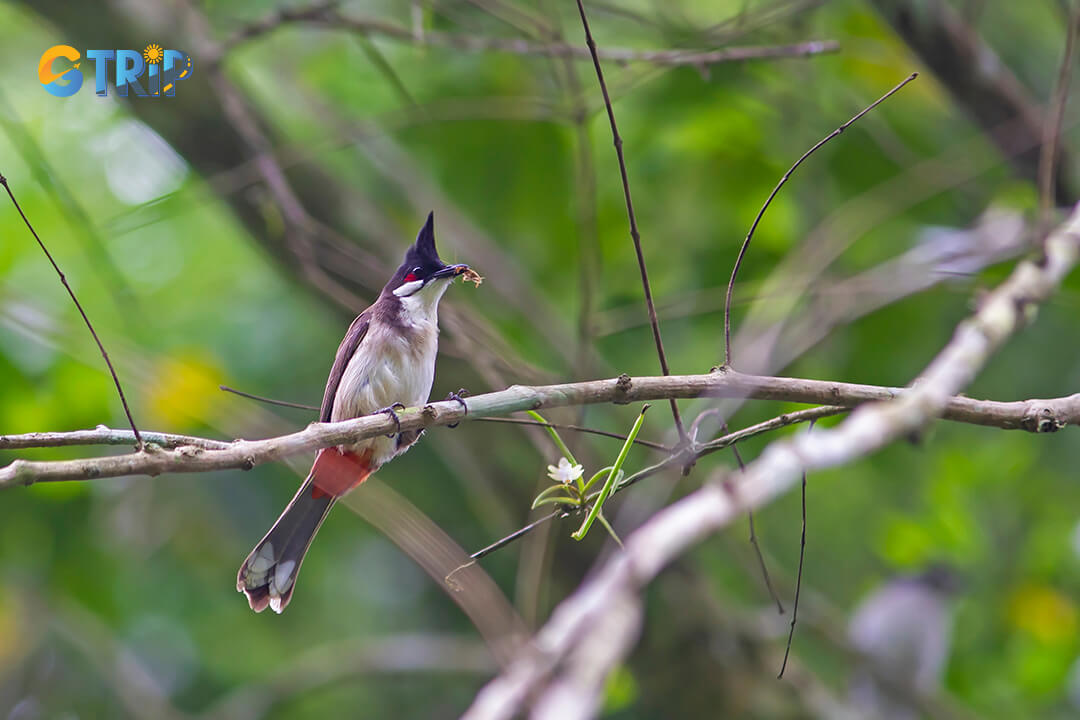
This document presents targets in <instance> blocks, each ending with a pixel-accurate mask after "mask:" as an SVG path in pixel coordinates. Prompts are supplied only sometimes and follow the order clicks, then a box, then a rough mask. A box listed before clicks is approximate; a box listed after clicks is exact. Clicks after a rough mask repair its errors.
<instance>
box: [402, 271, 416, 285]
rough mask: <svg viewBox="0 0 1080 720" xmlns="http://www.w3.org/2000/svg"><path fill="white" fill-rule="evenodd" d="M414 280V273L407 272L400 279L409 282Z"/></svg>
mask: <svg viewBox="0 0 1080 720" xmlns="http://www.w3.org/2000/svg"><path fill="white" fill-rule="evenodd" d="M415 281H416V274H415V273H409V274H408V275H406V276H405V279H404V280H402V282H403V283H411V282H415Z"/></svg>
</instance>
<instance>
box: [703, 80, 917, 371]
mask: <svg viewBox="0 0 1080 720" xmlns="http://www.w3.org/2000/svg"><path fill="white" fill-rule="evenodd" d="M917 77H919V73H917V72H913V73H911V74H910V75H908V76H907V78H905V79H904V80H903V81H901V82H900V84H898V85H897V86H896V87H894V88H893V89H892V90H890V91H889V92H887V93H885V94H884V95H882V96H881V97H879V98H878V99H877V100H875V101H874V102H872V103H870V105H868V106H867V107H865V108H863V109H862V110H861V111H860V112H859V113H858V114H857V115H855V117H853V118H851V119H850V120H848V121H847V122H846V123H844V124H843V125H841V126H840V127H838V128H836V129H835V130H833V131H832V132H831V133H829V134H828V135H826V136H825V137H824V138H822V139H821V140H819V141H818V142H817V144H816V145H814V146H813V147H812V148H810V149H809V150H807V151H806V152H805V153H803V155H802V157H800V158H799V159H798V160H796V161H795V164H794V165H792V166H791V167H790V168H788V171H787V172H786V173H784V176H783V177H782V178H780V182H778V183H777V184H776V187H774V188H773V191H772V192H771V193H769V197H768V198H767V199H766V200H765V204H764V205H762V206H761V209H760V210H758V214H757V216H756V217H755V218H754V222H753V223H751V224H750V231H749V232H747V233H746V239H745V240H743V243H742V247H740V248H739V254H738V256H737V257H736V258H735V267H733V268H732V269H731V279H729V280H728V286H727V297H726V299H725V301H724V364H725V365H729V366H730V365H731V296H732V294H733V293H734V292H735V278H736V276H737V275H738V274H739V267H740V266H741V265H742V261H743V258H744V257H745V256H746V251H747V250H748V249H749V248H750V240H751V239H752V238H753V237H754V231H755V230H757V226H758V223H760V222H761V218H762V216H764V215H765V211H766V210H768V209H769V204H770V203H772V201H773V198H774V197H776V194H777V193H778V192H780V188H782V187H783V186H784V184H785V183H786V182H787V181H788V178H790V177H791V175H792V173H794V172H795V170H796V169H797V168H798V167H799V166H800V165H802V164H803V162H804V161H805V160H806V159H807V158H808V157H810V156H811V155H813V154H814V153H815V152H817V149H818V148H820V147H821V146H822V145H824V144H825V143H827V142H829V141H830V140H832V139H833V138H834V137H836V136H837V135H839V134H840V133H842V132H844V130H847V129H848V127H850V126H851V125H852V124H853V123H855V122H856V121H857V120H859V118H861V117H862V116H863V115H865V114H866V113H868V112H870V111H871V110H873V109H874V108H876V107H877V106H878V105H880V104H881V103H883V102H885V101H886V100H888V99H889V98H890V97H891V96H892V95H893V94H895V93H896V92H898V91H899V90H900V88H902V87H904V86H905V85H907V84H908V83H909V82H911V81H912V80H914V79H915V78H917Z"/></svg>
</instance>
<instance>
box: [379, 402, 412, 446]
mask: <svg viewBox="0 0 1080 720" xmlns="http://www.w3.org/2000/svg"><path fill="white" fill-rule="evenodd" d="M404 409H405V406H404V405H402V404H401V403H399V402H396V403H394V404H393V405H390V406H389V407H384V408H383V409H382V410H376V411H375V412H373V413H372V415H378V414H379V413H383V414H385V415H389V416H390V417H392V418H394V424H395V425H397V430H396V431H395V432H392V433H389V434H388V435H387V436H386V437H388V438H392V437H394V436H395V435H398V434H399V433H401V418H399V417H398V414H397V411H398V410H404Z"/></svg>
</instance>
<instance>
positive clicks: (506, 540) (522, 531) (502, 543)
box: [469, 510, 568, 560]
mask: <svg viewBox="0 0 1080 720" xmlns="http://www.w3.org/2000/svg"><path fill="white" fill-rule="evenodd" d="M567 514H568V513H566V512H565V511H563V510H552V511H551V512H550V513H548V514H547V515H544V516H542V517H538V518H537V519H535V520H533V521H532V522H531V523H529V524H528V525H526V526H524V527H521V528H518V529H517V530H515V531H514V532H512V533H510V534H509V535H507V536H506V537H502V538H499V539H498V540H496V541H495V542H493V543H491V544H490V545H488V546H487V547H485V548H481V549H480V550H477V551H476V552H474V553H473V554H472V555H470V556H469V557H470V558H472V559H473V560H479V559H480V558H482V557H484V556H485V555H490V554H491V553H493V552H495V551H496V550H498V549H499V548H502V547H506V546H507V545H509V544H510V543H512V542H514V541H515V540H517V539H518V538H520V537H524V536H525V535H528V534H529V533H530V532H532V531H533V530H535V529H536V528H538V527H540V526H541V525H543V524H544V523H546V522H547V521H549V520H554V519H555V518H557V517H559V516H562V515H567Z"/></svg>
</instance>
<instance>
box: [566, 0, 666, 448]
mask: <svg viewBox="0 0 1080 720" xmlns="http://www.w3.org/2000/svg"><path fill="white" fill-rule="evenodd" d="M577 7H578V14H579V15H581V25H582V27H584V28H585V44H586V45H588V46H589V53H590V54H591V55H592V61H593V67H594V68H595V69H596V79H597V80H598V81H599V83H600V92H601V93H602V94H603V96H604V107H605V108H606V109H607V116H608V122H609V123H610V124H611V138H612V141H613V142H614V143H615V155H616V156H617V157H618V159H619V174H620V175H621V177H622V188H623V196H624V197H625V198H626V215H627V217H628V218H629V220H630V237H631V238H632V239H633V241H634V252H635V253H636V254H637V263H638V270H639V271H640V272H641V287H642V289H643V290H644V292H645V306H646V307H647V308H648V311H649V325H650V326H651V327H652V334H653V340H654V341H655V342H656V355H657V357H658V358H659V359H660V372H662V373H663V374H664V375H670V374H671V371H670V370H669V369H668V363H667V355H666V354H665V353H664V341H663V339H661V337H660V323H659V322H658V321H657V319H656V305H655V304H654V303H653V297H652V288H651V287H650V286H649V271H648V269H647V268H646V267H645V254H644V252H643V251H642V249H641V233H640V232H638V226H637V218H636V217H634V201H633V200H632V199H631V197H630V180H629V178H628V177H627V174H626V158H625V157H623V141H622V137H620V136H619V127H618V125H617V124H616V123H615V110H614V109H613V108H612V107H611V97H610V96H609V95H608V89H607V83H605V82H604V71H603V69H601V67H600V56H599V55H598V54H597V51H596V41H595V40H593V36H592V31H591V30H589V20H588V18H587V17H586V16H585V6H584V5H583V4H582V0H577ZM668 402H669V403H670V404H671V417H672V418H673V419H674V420H675V428H676V429H677V430H678V431H679V442H680V443H682V444H685V443H686V441H687V438H686V429H685V428H684V427H683V423H682V418H681V417H679V406H678V404H677V403H676V402H675V399H674V398H669V399H668Z"/></svg>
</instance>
